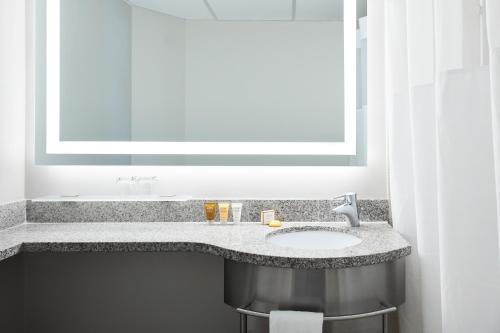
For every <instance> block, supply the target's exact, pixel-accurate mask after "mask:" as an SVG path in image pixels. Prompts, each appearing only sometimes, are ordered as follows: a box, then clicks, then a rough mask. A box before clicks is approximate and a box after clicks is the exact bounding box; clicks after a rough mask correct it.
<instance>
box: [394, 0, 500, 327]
mask: <svg viewBox="0 0 500 333" xmlns="http://www.w3.org/2000/svg"><path fill="white" fill-rule="evenodd" d="M385 26H386V29H385V31H386V36H385V39H386V59H387V60H386V61H387V63H386V68H387V72H386V80H387V82H386V88H387V94H386V97H387V98H386V101H387V108H388V130H389V156H390V163H389V164H390V190H391V203H392V213H393V220H394V226H395V228H396V229H397V230H399V231H400V232H401V233H402V234H403V235H404V236H406V237H407V239H408V240H409V241H410V242H411V243H412V245H413V254H412V255H411V256H410V258H409V259H408V264H407V302H406V304H405V305H404V306H403V307H402V308H401V311H400V318H399V319H400V320H399V325H400V331H401V332H403V333H409V332H424V333H499V332H500V247H499V223H498V221H499V220H500V219H499V216H500V0H385Z"/></svg>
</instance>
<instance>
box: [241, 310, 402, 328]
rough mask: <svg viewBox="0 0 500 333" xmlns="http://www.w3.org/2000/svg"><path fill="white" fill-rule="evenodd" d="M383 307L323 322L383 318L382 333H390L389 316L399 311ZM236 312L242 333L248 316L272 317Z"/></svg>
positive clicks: (328, 318) (254, 312) (325, 319)
mask: <svg viewBox="0 0 500 333" xmlns="http://www.w3.org/2000/svg"><path fill="white" fill-rule="evenodd" d="M383 306H384V307H385V309H381V310H377V311H372V312H366V313H357V314H352V315H345V316H334V317H325V318H324V319H323V320H324V321H342V320H354V319H361V318H369V317H375V316H382V333H387V332H388V326H387V325H388V315H389V314H390V313H392V312H396V311H397V310H398V309H397V308H396V307H395V306H391V307H388V306H385V305H383ZM236 311H237V312H239V314H240V333H246V332H247V316H251V317H257V318H269V316H270V314H269V313H264V312H257V311H251V310H247V309H242V308H238V309H236Z"/></svg>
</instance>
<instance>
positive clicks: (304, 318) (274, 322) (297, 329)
mask: <svg viewBox="0 0 500 333" xmlns="http://www.w3.org/2000/svg"><path fill="white" fill-rule="evenodd" d="M322 332H323V314H322V313H314V312H299V311H271V316H270V318H269V333H322Z"/></svg>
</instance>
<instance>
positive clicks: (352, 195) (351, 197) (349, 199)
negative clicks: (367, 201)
mask: <svg viewBox="0 0 500 333" xmlns="http://www.w3.org/2000/svg"><path fill="white" fill-rule="evenodd" d="M357 197H358V195H357V194H356V192H349V193H346V194H342V195H339V196H337V197H334V198H333V200H338V199H344V201H345V203H348V204H352V203H353V202H354V203H355V202H357Z"/></svg>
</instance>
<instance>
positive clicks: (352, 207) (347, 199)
mask: <svg viewBox="0 0 500 333" xmlns="http://www.w3.org/2000/svg"><path fill="white" fill-rule="evenodd" d="M333 199H334V200H336V199H344V204H342V205H340V206H338V207H336V208H334V209H333V211H334V212H335V213H339V214H342V215H345V216H346V217H347V220H348V221H349V225H350V226H351V227H359V226H360V224H359V210H358V199H357V195H356V193H346V194H344V195H341V196H338V197H335V198H333Z"/></svg>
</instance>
